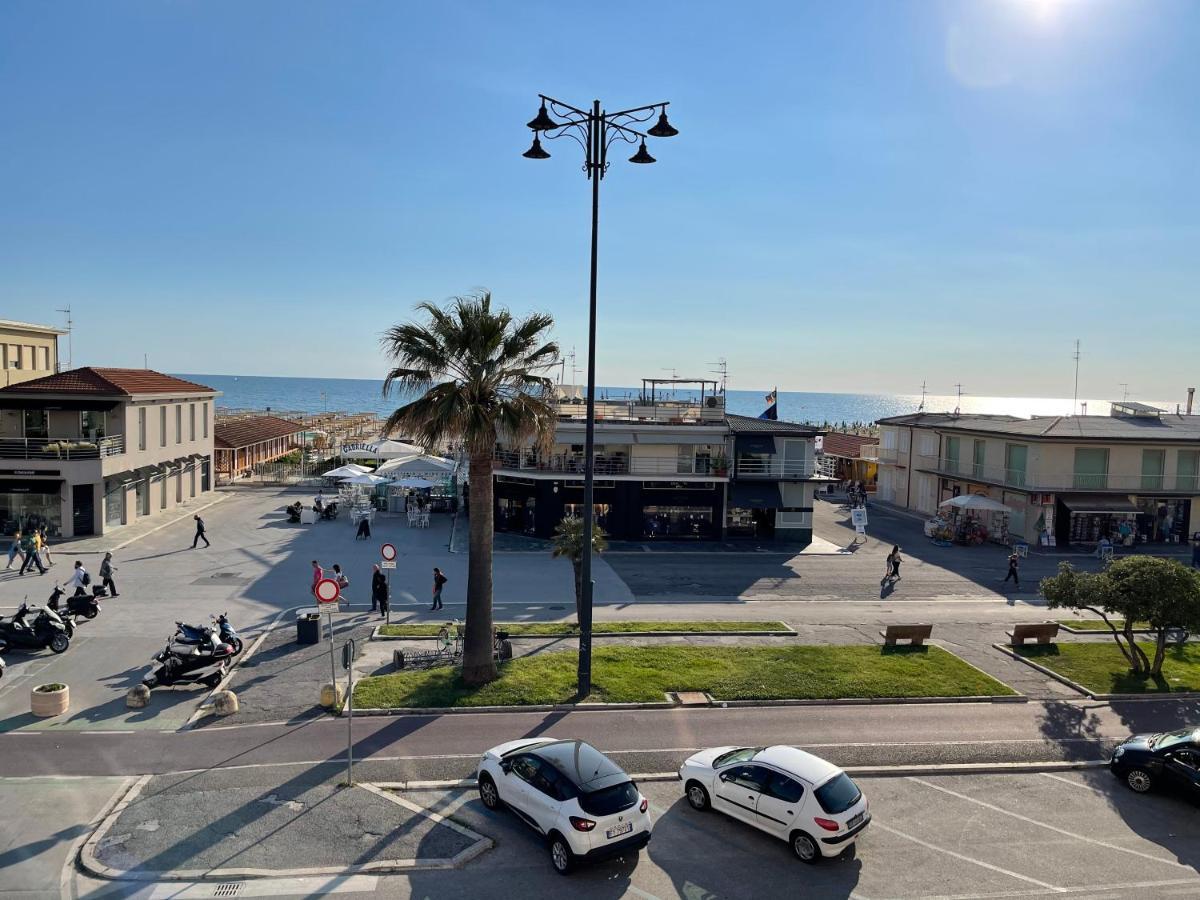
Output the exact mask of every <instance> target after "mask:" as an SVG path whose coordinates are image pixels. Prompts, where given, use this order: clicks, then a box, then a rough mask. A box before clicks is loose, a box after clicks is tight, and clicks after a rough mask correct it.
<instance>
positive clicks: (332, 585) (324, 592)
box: [315, 578, 342, 603]
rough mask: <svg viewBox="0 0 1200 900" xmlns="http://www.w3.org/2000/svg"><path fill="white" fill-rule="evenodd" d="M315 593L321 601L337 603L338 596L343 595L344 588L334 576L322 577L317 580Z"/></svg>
mask: <svg viewBox="0 0 1200 900" xmlns="http://www.w3.org/2000/svg"><path fill="white" fill-rule="evenodd" d="M315 593H316V595H317V601H318V602H320V603H337V601H338V598H339V597H341V596H342V589H341V588H339V587H338V583H337V582H336V581H334V580H333V579H332V578H322V579H321V580H320V581H318V582H317V589H316V592H315Z"/></svg>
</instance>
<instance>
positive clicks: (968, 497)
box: [938, 494, 1012, 512]
mask: <svg viewBox="0 0 1200 900" xmlns="http://www.w3.org/2000/svg"><path fill="white" fill-rule="evenodd" d="M938 506H956V507H958V508H959V509H973V510H976V511H977V512H1012V507H1009V506H1005V505H1004V504H1003V503H1001V502H1000V501H999V500H993V499H992V498H991V497H985V496H983V494H959V495H958V496H957V497H951V498H950V499H949V500H943V501H942V502H941V503H939V504H938Z"/></svg>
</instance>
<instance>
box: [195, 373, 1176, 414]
mask: <svg viewBox="0 0 1200 900" xmlns="http://www.w3.org/2000/svg"><path fill="white" fill-rule="evenodd" d="M179 377H180V378H187V379H189V380H191V381H197V382H199V383H200V384H206V385H209V386H210V387H213V388H216V389H217V390H219V391H221V392H222V396H221V397H219V398H218V399H217V405H218V407H230V408H238V409H257V410H265V409H268V408H269V409H271V410H272V411H273V412H277V413H286V412H307V413H315V412H322V411H324V410H340V411H343V412H375V413H379V414H381V415H387V414H388V413H390V412H391V411H392V410H393V409H395V408H396V407H397V406H398V405H399V404H400V399H399V398H395V397H393V398H392V399H385V398H384V397H383V394H382V390H383V382H382V381H375V380H371V379H353V378H273V377H267V376H262V375H198V374H183V373H180V374H179ZM639 390H640V389H638V388H632V387H600V388H598V389H597V394H598V395H599V396H600V397H601V398H610V399H617V398H625V397H628V398H633V397H636V396H637V394H638V393H639ZM768 392H769V388H768V389H765V390H757V391H745V390H741V391H735V390H730V391H728V392H727V394H726V401H725V402H726V408H727V409H728V411H729V412H731V413H735V414H738V415H744V416H757V415H758V414H759V413H761V412H762V411H763V410H764V409H765V408H766V402H765V398H766V394H767V393H768ZM666 396H667V397H668V398H674V399H684V398H691V399H694V398H695V397H696V396H697V395H696V393H695V392H694V391H682V390H680V391H675V392H673V393H672V392H668V393H667V395H666ZM1082 402H1084V403H1086V404H1087V411H1088V412H1089V413H1091V414H1093V415H1107V414H1108V409H1109V405H1108V403H1107V402H1103V401H1097V400H1085V401H1082ZM920 403H921V397H920V395H919V394H837V393H811V392H807V391H780V392H779V418H780V419H783V420H785V421H789V422H813V423H815V424H818V425H821V424H824V423H830V424H833V425H840V424H841V423H843V422H845V423H847V424H853V423H855V422H860V423H869V422H874V421H875V420H876V419H880V418H882V417H884V416H895V415H901V414H903V413H911V412H916V410H917V407H918V406H919V405H920ZM1160 405H1163V404H1160ZM955 406H959V408H960V409H961V410H962V412H964V413H993V414H1008V415H1014V416H1035V415H1038V416H1041V415H1047V416H1048V415H1068V414H1070V412H1071V400H1070V399H1069V398H1068V399H1061V398H1046V397H974V396H964V397H962V399H961V401H960V400H959V399H958V398H956V397H954V396H941V395H929V396H926V397H925V409H926V410H927V411H929V412H950V411H951V410H953V409H954V408H955ZM1163 406H1164V408H1167V407H1165V405H1163ZM1169 408H1170V409H1171V410H1172V411H1173V410H1174V406H1171V407H1169Z"/></svg>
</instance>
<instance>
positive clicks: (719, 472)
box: [712, 453, 729, 478]
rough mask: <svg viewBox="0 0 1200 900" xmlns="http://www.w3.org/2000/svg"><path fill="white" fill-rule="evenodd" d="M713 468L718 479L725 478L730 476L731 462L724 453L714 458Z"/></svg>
mask: <svg viewBox="0 0 1200 900" xmlns="http://www.w3.org/2000/svg"><path fill="white" fill-rule="evenodd" d="M712 468H713V474H714V475H716V476H717V477H718V478H724V477H725V476H726V475H728V474H729V460H728V459H726V457H725V454H723V453H722V454H719V455H718V456H716V457H714V458H713V461H712Z"/></svg>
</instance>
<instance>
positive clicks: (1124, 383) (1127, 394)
mask: <svg viewBox="0 0 1200 900" xmlns="http://www.w3.org/2000/svg"><path fill="white" fill-rule="evenodd" d="M1118 383H1119V384H1120V385H1121V387H1123V388H1124V389H1125V391H1124V393H1123V394H1122V395H1121V402H1122V403H1124V402H1125V401H1126V400H1128V399H1129V385H1128V383H1126V382H1124V381H1121V382H1118Z"/></svg>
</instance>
